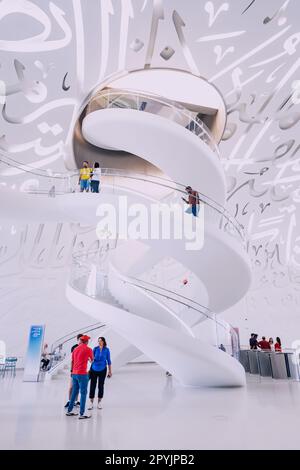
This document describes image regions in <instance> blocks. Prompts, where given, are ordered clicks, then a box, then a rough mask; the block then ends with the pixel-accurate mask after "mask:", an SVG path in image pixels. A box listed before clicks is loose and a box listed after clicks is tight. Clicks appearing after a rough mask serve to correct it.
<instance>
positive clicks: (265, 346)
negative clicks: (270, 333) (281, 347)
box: [257, 336, 271, 349]
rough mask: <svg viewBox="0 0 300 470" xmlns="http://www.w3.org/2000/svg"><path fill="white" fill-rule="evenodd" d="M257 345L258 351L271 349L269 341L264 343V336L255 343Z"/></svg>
mask: <svg viewBox="0 0 300 470" xmlns="http://www.w3.org/2000/svg"><path fill="white" fill-rule="evenodd" d="M257 345H258V347H259V348H260V349H271V346H270V343H269V341H266V337H265V336H262V339H261V341H259V342H258V343H257Z"/></svg>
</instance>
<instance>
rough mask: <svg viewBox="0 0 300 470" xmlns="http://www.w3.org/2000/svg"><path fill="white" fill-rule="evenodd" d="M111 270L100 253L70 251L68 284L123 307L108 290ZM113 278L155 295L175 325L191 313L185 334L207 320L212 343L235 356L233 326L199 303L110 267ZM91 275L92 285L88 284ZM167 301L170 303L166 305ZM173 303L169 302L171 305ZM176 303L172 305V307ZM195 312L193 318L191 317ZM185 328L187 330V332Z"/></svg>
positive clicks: (236, 339) (184, 323) (96, 297)
mask: <svg viewBox="0 0 300 470" xmlns="http://www.w3.org/2000/svg"><path fill="white" fill-rule="evenodd" d="M111 271H112V269H110V270H107V269H105V268H104V267H103V256H102V253H99V251H98V250H96V251H88V252H85V253H82V252H80V253H74V254H73V257H72V264H71V270H70V276H69V284H70V286H71V287H72V288H74V289H75V290H77V291H79V292H81V293H83V294H84V295H87V296H88V297H91V298H94V299H98V300H100V301H102V302H104V303H109V304H112V305H114V306H117V307H120V308H124V306H123V305H121V304H120V303H119V302H118V300H117V298H116V297H114V295H113V293H112V292H111V289H110V282H109V277H110V278H111V277H112V272H111ZM113 275H114V277H115V278H116V279H117V280H118V281H119V282H120V283H122V284H123V285H125V286H134V287H136V288H138V289H139V290H140V291H142V292H144V293H147V294H150V295H151V296H153V297H155V298H156V299H157V300H158V302H159V303H160V304H161V308H162V309H168V310H169V311H170V310H171V312H169V314H170V315H172V317H173V319H174V318H175V319H176V321H177V322H178V324H180V325H183V326H186V325H187V324H188V322H189V319H188V313H187V312H188V311H190V312H192V313H193V317H194V318H193V320H192V322H191V325H190V326H189V328H187V333H188V334H190V335H191V336H195V335H194V333H193V329H194V328H195V327H196V326H197V325H199V324H200V323H202V322H205V321H208V322H209V323H210V325H211V328H212V332H213V336H212V345H213V346H215V347H218V348H219V349H223V350H224V352H227V353H229V354H230V355H231V356H233V357H235V358H236V359H238V358H239V345H238V337H237V333H236V331H235V330H234V328H233V327H232V326H231V325H230V324H229V323H227V322H225V321H220V320H218V319H217V315H216V314H215V313H213V312H212V311H211V310H209V309H208V308H207V307H205V306H203V305H201V304H200V303H198V302H196V301H194V300H192V299H190V298H188V297H186V296H183V295H181V294H179V293H177V292H175V291H172V290H169V289H166V288H163V287H160V286H158V285H156V284H153V283H150V282H147V281H145V280H142V279H137V278H135V277H129V276H124V275H122V274H121V273H118V271H117V270H116V269H115V268H113ZM92 277H93V279H94V282H93V285H92V286H91V285H90V283H91V282H90V281H91V278H92ZM170 304H171V305H170ZM172 304H173V305H172ZM175 306H176V308H174V307H175ZM178 306H180V307H181V308H182V307H183V308H184V309H186V310H187V312H186V313H185V314H183V318H181V317H180V316H179V315H178V314H177V313H176V310H178V308H177V307H178ZM195 314H196V316H197V318H196V319H195ZM188 330H189V331H188Z"/></svg>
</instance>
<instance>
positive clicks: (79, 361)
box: [72, 343, 94, 375]
mask: <svg viewBox="0 0 300 470" xmlns="http://www.w3.org/2000/svg"><path fill="white" fill-rule="evenodd" d="M89 359H90V360H91V361H93V359H94V356H93V350H92V349H91V348H89V347H88V345H87V344H84V343H81V344H79V345H78V346H77V348H75V349H74V351H73V352H72V364H73V366H72V374H78V375H86V374H87V366H88V360H89Z"/></svg>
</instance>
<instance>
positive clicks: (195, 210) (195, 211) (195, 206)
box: [192, 204, 199, 217]
mask: <svg viewBox="0 0 300 470" xmlns="http://www.w3.org/2000/svg"><path fill="white" fill-rule="evenodd" d="M198 212H199V204H193V205H192V214H193V215H194V216H195V217H197V215H198Z"/></svg>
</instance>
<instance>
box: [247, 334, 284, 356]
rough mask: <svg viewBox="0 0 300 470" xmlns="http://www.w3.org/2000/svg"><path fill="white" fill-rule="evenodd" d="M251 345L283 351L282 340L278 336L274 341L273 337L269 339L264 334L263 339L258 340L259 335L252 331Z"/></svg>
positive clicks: (255, 347)
mask: <svg viewBox="0 0 300 470" xmlns="http://www.w3.org/2000/svg"><path fill="white" fill-rule="evenodd" d="M249 345H250V349H261V350H265V351H276V352H281V351H282V348H281V340H280V338H279V337H278V336H277V337H276V342H275V343H274V340H273V338H269V340H268V341H267V340H266V337H265V336H262V338H261V340H260V341H258V335H257V334H256V333H251V337H250V339H249Z"/></svg>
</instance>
